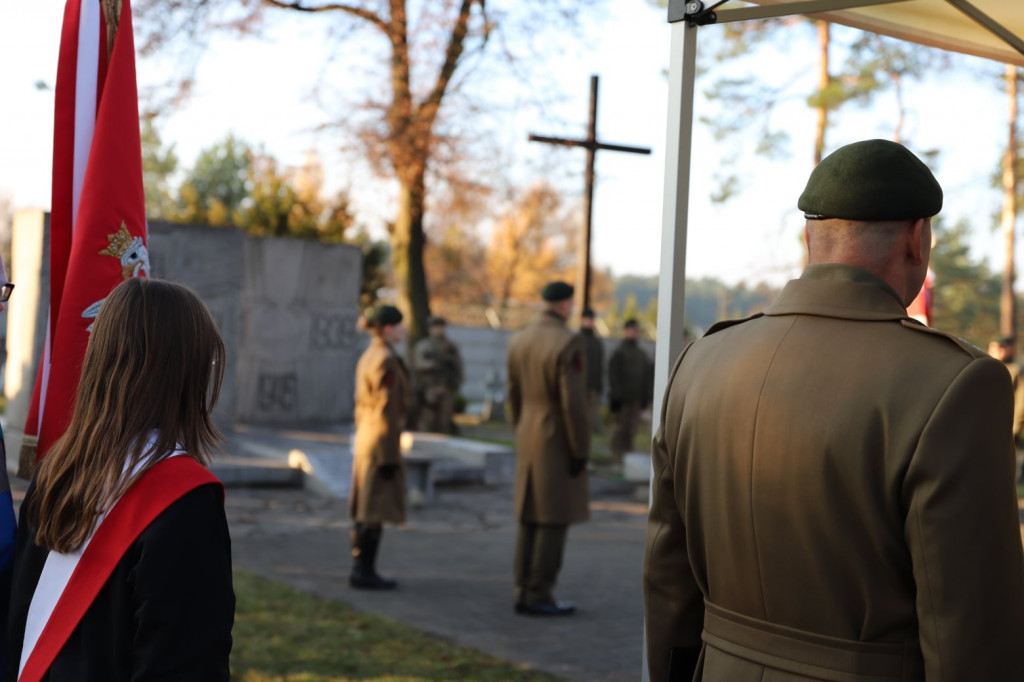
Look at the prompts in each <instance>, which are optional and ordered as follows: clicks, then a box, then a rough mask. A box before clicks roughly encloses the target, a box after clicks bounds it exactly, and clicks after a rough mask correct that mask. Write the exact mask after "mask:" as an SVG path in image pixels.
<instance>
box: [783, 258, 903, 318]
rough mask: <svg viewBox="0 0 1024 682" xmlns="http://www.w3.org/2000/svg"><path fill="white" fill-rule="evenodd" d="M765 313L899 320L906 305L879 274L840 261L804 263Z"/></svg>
mask: <svg viewBox="0 0 1024 682" xmlns="http://www.w3.org/2000/svg"><path fill="white" fill-rule="evenodd" d="M764 314H765V315H768V316H772V315H793V314H805V315H820V316H823V317H838V318H846V319H854V320H900V319H905V318H906V317H907V309H906V307H905V306H904V305H903V303H902V302H901V301H900V297H899V295H898V294H897V293H896V292H895V291H894V290H893V288H892V287H890V286H889V285H888V284H886V283H885V282H884V281H883V280H882V279H881V278H879V277H877V276H876V275H874V274H872V273H870V272H868V271H867V270H865V269H863V268H859V267H857V266H854V265H845V264H842V263H814V264H811V265H808V266H807V268H806V269H805V270H804V272H803V274H802V275H800V279H794V280H791V281H790V282H789V283H788V284H786V286H785V288H784V289H783V290H782V293H781V294H779V297H778V298H777V299H776V300H775V302H774V303H773V304H772V305H771V306H769V307H768V309H766V310H765V311H764Z"/></svg>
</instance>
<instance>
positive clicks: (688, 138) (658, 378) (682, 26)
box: [643, 21, 697, 682]
mask: <svg viewBox="0 0 1024 682" xmlns="http://www.w3.org/2000/svg"><path fill="white" fill-rule="evenodd" d="M668 74H669V75H668V80H669V87H668V125H667V132H666V136H665V193H664V195H663V197H662V217H661V270H660V276H659V279H658V336H657V341H656V343H655V346H654V400H653V401H652V403H651V405H652V409H651V431H652V433H654V432H657V430H658V426H659V425H660V424H661V402H662V397H663V396H664V395H665V388H666V386H667V385H668V373H669V371H670V370H671V369H672V365H673V363H675V361H676V358H678V357H679V353H680V352H681V351H682V350H683V335H684V333H685V324H684V318H683V301H684V294H685V288H686V229H687V218H688V214H687V212H688V207H689V204H690V156H691V145H692V139H693V93H694V82H695V80H696V77H697V27H696V26H692V27H691V26H689V24H688V22H686V21H677V22H675V23H673V24H672V43H671V51H670V54H669V71H668ZM653 473H654V472H653V467H652V472H651V485H652V486H653V482H654V475H653ZM646 642H647V635H646V632H645V633H644V654H643V680H644V682H649V678H648V676H647V643H646Z"/></svg>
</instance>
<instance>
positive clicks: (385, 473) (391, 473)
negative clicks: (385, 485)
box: [377, 464, 398, 481]
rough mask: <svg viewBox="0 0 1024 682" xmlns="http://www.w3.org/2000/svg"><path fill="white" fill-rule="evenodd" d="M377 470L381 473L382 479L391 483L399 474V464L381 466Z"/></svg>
mask: <svg viewBox="0 0 1024 682" xmlns="http://www.w3.org/2000/svg"><path fill="white" fill-rule="evenodd" d="M377 469H378V470H379V471H380V477H381V478H383V479H384V480H385V481H390V480H391V479H393V478H394V477H395V474H396V473H398V465H397V464H381V465H380V466H379V467H377Z"/></svg>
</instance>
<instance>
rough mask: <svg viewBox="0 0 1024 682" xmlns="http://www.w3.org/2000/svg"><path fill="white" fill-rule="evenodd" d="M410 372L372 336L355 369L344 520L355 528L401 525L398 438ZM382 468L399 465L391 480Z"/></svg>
mask: <svg viewBox="0 0 1024 682" xmlns="http://www.w3.org/2000/svg"><path fill="white" fill-rule="evenodd" d="M409 401H410V389H409V372H408V371H407V370H406V367H405V363H404V362H402V359H401V358H400V357H399V356H398V354H397V353H396V352H395V349H394V348H392V347H391V346H390V345H389V344H388V343H386V342H385V341H384V340H383V339H382V338H380V337H379V336H376V335H374V336H372V340H371V341H370V345H369V347H368V348H367V349H366V351H365V352H364V353H363V354H362V356H360V358H359V362H358V363H357V364H356V395H355V403H356V415H355V420H356V433H355V445H354V447H353V458H352V490H351V492H350V493H349V498H348V507H349V515H350V516H351V517H352V519H353V520H354V521H357V522H359V523H384V522H387V523H403V522H404V521H405V468H404V466H401V465H402V451H401V435H402V427H403V425H404V424H405V416H406V412H407V411H408V409H409ZM382 464H398V465H400V466H399V469H398V471H397V472H396V474H395V475H394V476H393V477H392V478H391V479H390V480H388V479H385V478H384V477H383V476H382V475H381V472H380V466H381V465H382Z"/></svg>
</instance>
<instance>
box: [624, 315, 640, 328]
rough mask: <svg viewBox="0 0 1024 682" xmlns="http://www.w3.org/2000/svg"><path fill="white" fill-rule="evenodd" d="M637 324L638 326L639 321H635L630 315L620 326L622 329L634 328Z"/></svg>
mask: <svg viewBox="0 0 1024 682" xmlns="http://www.w3.org/2000/svg"><path fill="white" fill-rule="evenodd" d="M639 326H640V323H639V322H637V321H636V318H635V317H631V318H629V319H628V320H626V323H625V324H624V325H622V328H623V329H636V328H637V327H639Z"/></svg>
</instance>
